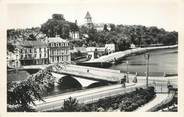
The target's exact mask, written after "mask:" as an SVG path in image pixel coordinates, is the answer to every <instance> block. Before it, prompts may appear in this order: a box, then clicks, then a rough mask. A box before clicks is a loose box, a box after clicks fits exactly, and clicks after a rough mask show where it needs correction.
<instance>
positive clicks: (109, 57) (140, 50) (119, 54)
mask: <svg viewBox="0 0 184 117" xmlns="http://www.w3.org/2000/svg"><path fill="white" fill-rule="evenodd" d="M176 47H178V45H172V46H159V47H146V48H135V49H129V50H125V51H119V52H115V53H112V54H109V55H105V56H101V57H100V58H97V59H94V60H90V61H87V62H89V63H90V62H112V61H114V60H120V59H122V58H123V57H126V56H129V55H131V54H141V53H145V52H148V51H151V50H159V49H170V48H176Z"/></svg>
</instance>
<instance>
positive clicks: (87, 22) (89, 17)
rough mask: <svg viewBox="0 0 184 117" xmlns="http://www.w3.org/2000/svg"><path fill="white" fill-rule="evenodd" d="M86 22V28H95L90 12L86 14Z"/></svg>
mask: <svg viewBox="0 0 184 117" xmlns="http://www.w3.org/2000/svg"><path fill="white" fill-rule="evenodd" d="M85 20H86V26H87V27H88V28H93V22H92V17H91V15H90V13H89V12H87V13H86V16H85Z"/></svg>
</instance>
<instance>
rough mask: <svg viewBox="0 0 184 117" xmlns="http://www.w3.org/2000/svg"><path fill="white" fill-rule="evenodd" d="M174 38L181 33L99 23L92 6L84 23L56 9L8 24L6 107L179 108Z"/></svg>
mask: <svg viewBox="0 0 184 117" xmlns="http://www.w3.org/2000/svg"><path fill="white" fill-rule="evenodd" d="M177 44H178V32H176V31H166V30H165V29H163V28H157V27H156V26H151V27H146V26H142V25H122V24H119V25H115V24H112V23H95V22H93V18H92V16H91V14H90V12H88V11H87V13H86V15H85V14H84V23H83V25H78V23H77V20H75V21H74V22H69V21H67V19H65V18H64V15H63V14H53V15H52V16H51V18H50V19H48V20H47V21H46V22H43V24H42V25H41V26H40V27H33V28H27V29H8V30H7V69H8V72H7V76H8V77H7V81H8V84H7V87H8V92H7V93H8V97H7V98H8V101H7V103H8V107H7V108H8V111H10V112H23V111H28V112H30V111H34V112H35V111H43V112H45V111H46V112H94V111H95V112H112V111H125V112H129V111H143V112H145V111H151V112H155V111H177V67H176V66H177V58H176V57H177V47H178V46H177ZM162 55H163V56H162ZM133 57H134V58H133ZM142 58H143V59H142ZM162 60H163V61H162ZM159 61H160V62H159ZM164 62H165V63H164ZM167 66H169V67H167ZM163 77H164V79H163ZM77 91H80V92H79V93H78V92H77ZM66 92H71V94H69V95H63V94H65V93H66ZM79 94H80V95H79ZM168 94H170V95H169V97H168ZM84 95H85V96H84ZM45 97H47V98H45ZM130 97H132V98H130ZM156 97H158V98H159V101H155V102H154V98H156ZM39 100H45V101H46V102H49V104H47V103H45V102H43V101H39ZM123 100H124V101H123ZM132 100H135V102H133V103H131V102H132ZM136 100H139V101H136ZM151 100H153V102H151ZM109 101H110V102H109ZM146 103H148V106H145V107H144V104H146ZM153 103H154V104H155V105H154V104H153ZM71 104H73V105H71ZM62 105H63V106H62ZM142 105H143V108H139V107H141V106H142Z"/></svg>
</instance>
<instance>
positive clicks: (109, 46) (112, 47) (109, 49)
mask: <svg viewBox="0 0 184 117" xmlns="http://www.w3.org/2000/svg"><path fill="white" fill-rule="evenodd" d="M105 49H106V50H107V53H108V54H110V53H113V52H115V44H105Z"/></svg>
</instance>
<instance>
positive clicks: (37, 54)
mask: <svg viewBox="0 0 184 117" xmlns="http://www.w3.org/2000/svg"><path fill="white" fill-rule="evenodd" d="M17 48H18V49H19V52H20V63H21V65H23V66H25V65H41V64H48V63H49V60H48V48H47V43H46V42H45V41H22V42H20V43H19V44H18V46H17Z"/></svg>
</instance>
